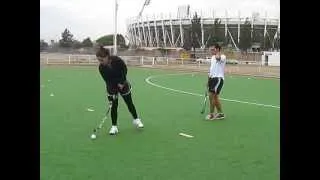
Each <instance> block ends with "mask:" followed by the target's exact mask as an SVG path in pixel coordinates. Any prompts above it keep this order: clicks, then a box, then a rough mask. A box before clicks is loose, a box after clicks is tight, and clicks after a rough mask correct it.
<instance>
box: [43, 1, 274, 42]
mask: <svg viewBox="0 0 320 180" xmlns="http://www.w3.org/2000/svg"><path fill="white" fill-rule="evenodd" d="M114 1H115V0H40V39H44V40H46V41H47V42H50V40H51V39H53V40H58V39H60V38H61V32H62V31H63V30H64V29H65V28H68V29H69V30H70V31H71V33H72V34H73V35H74V37H75V38H76V39H78V40H83V39H84V38H86V37H90V38H91V39H92V40H96V39H97V38H98V37H100V36H102V35H106V34H112V33H113V32H114V25H113V23H114ZM144 1H145V0H118V5H119V8H118V32H119V33H122V34H125V33H126V20H127V19H128V18H130V17H134V16H137V15H138V14H139V12H140V10H141V8H142V5H143V3H144ZM187 4H189V5H190V8H191V10H202V11H204V12H207V13H208V12H211V10H212V9H214V11H215V14H216V15H217V16H219V15H221V16H222V15H224V13H225V10H227V11H228V15H229V16H235V17H236V16H237V14H238V10H240V11H241V15H243V16H250V15H251V12H259V13H260V16H262V17H264V16H265V12H266V11H267V15H268V17H275V18H278V17H279V16H280V0H151V2H150V5H149V6H146V7H145V9H144V11H143V15H149V16H153V14H156V15H157V14H158V15H160V13H165V14H169V13H170V12H171V13H172V16H176V15H177V9H178V6H181V5H187Z"/></svg>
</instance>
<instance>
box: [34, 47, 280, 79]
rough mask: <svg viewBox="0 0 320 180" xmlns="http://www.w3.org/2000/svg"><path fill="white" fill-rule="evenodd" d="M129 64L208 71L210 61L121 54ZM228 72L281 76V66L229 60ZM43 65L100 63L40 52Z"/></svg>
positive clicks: (72, 56) (90, 57)
mask: <svg viewBox="0 0 320 180" xmlns="http://www.w3.org/2000/svg"><path fill="white" fill-rule="evenodd" d="M120 57H121V58H122V59H123V60H124V61H125V63H126V64H127V65H128V66H140V67H153V68H158V67H159V68H167V69H169V68H175V69H182V70H192V71H201V72H208V69H209V66H210V63H209V62H208V61H206V60H205V59H202V60H200V59H198V60H196V59H182V58H169V57H148V56H120ZM227 62H228V63H227V65H226V69H225V71H226V73H230V74H249V75H257V76H260V75H261V76H272V77H277V78H280V67H279V66H278V67H272V66H264V64H263V63H261V61H260V62H259V61H256V62H253V61H252V62H245V64H244V63H242V61H237V60H233V59H230V60H227ZM40 64H42V65H98V61H97V59H96V57H95V55H75V54H44V53H43V54H40Z"/></svg>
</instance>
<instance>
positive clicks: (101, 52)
mask: <svg viewBox="0 0 320 180" xmlns="http://www.w3.org/2000/svg"><path fill="white" fill-rule="evenodd" d="M96 56H97V57H107V56H110V51H109V49H106V48H104V47H103V46H100V47H99V49H98V51H97V52H96Z"/></svg>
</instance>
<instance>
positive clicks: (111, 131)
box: [109, 126, 119, 135]
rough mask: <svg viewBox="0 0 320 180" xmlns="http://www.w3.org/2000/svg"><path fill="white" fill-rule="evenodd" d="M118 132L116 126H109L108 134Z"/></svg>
mask: <svg viewBox="0 0 320 180" xmlns="http://www.w3.org/2000/svg"><path fill="white" fill-rule="evenodd" d="M118 132H119V130H118V128H117V126H111V129H110V131H109V134H110V135H115V134H117V133H118Z"/></svg>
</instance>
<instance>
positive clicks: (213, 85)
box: [208, 77, 223, 94]
mask: <svg viewBox="0 0 320 180" xmlns="http://www.w3.org/2000/svg"><path fill="white" fill-rule="evenodd" d="M222 87H223V79H222V78H221V77H214V78H209V81H208V90H209V92H213V93H215V94H220V91H221V89H222Z"/></svg>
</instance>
